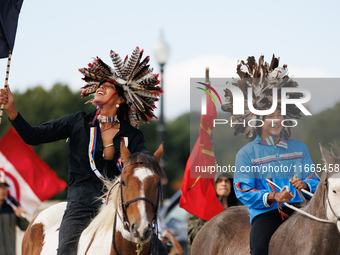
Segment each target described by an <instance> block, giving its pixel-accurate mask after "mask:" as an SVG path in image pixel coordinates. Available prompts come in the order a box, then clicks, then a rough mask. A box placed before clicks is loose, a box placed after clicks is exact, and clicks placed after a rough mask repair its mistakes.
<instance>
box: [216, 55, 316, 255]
mask: <svg viewBox="0 0 340 255" xmlns="http://www.w3.org/2000/svg"><path fill="white" fill-rule="evenodd" d="M240 64H241V65H246V66H247V67H248V70H255V71H254V72H253V73H248V76H246V75H245V73H244V72H242V71H241V68H238V69H237V70H238V73H239V75H240V77H241V82H242V80H244V79H245V78H244V77H247V79H252V81H254V80H255V79H256V78H258V77H257V76H256V73H257V74H259V73H260V72H258V70H266V71H267V74H268V77H273V76H275V75H277V76H276V78H275V79H272V80H271V81H272V83H271V84H270V83H269V82H268V83H266V82H263V88H262V91H261V92H260V93H258V94H257V96H254V98H253V102H254V107H255V108H256V107H257V108H256V109H262V110H267V109H270V108H271V107H272V101H271V100H272V97H269V96H268V95H269V94H270V93H268V91H269V90H270V91H271V88H270V89H269V87H266V85H273V84H274V86H276V87H278V88H281V84H282V82H283V80H285V79H286V80H285V82H287V80H288V81H291V80H289V77H288V76H287V70H286V69H287V67H286V66H284V67H283V68H280V67H278V59H276V58H275V57H274V56H273V60H272V63H271V64H270V65H268V64H267V63H264V62H263V57H262V61H259V64H258V65H257V63H256V62H255V59H254V57H250V58H248V62H247V63H245V62H242V63H240ZM243 70H244V69H243ZM265 73H266V72H265ZM249 77H250V78H249ZM268 80H269V79H268ZM241 82H240V83H238V84H236V85H242V83H241ZM252 84H256V83H255V82H253V83H252ZM257 84H258V83H257ZM291 84H294V85H295V86H297V84H296V83H293V81H292V82H291ZM295 86H294V87H295ZM239 87H241V86H239ZM266 89H268V90H266ZM254 91H256V88H254ZM257 91H259V90H257ZM226 93H228V92H226ZM261 93H262V94H261ZM294 96H295V98H298V97H296V95H294ZM264 99H265V100H264ZM227 101H228V98H227ZM228 107H229V106H228ZM222 109H223V108H222ZM296 113H299V111H298V110H297V109H296V108H293V107H290V108H287V114H286V116H283V115H282V113H281V107H280V104H278V107H277V108H276V110H275V111H274V112H272V113H271V114H268V115H264V116H259V115H257V116H256V115H254V114H248V119H247V115H245V117H244V119H245V122H246V123H248V124H250V123H251V122H249V120H250V119H252V124H250V125H248V126H247V127H245V128H243V129H242V126H241V127H240V126H236V127H235V129H236V131H235V133H237V131H239V132H240V133H244V134H246V137H247V138H248V139H249V140H251V141H250V142H249V143H248V144H247V145H245V146H244V147H243V148H241V149H240V150H239V152H238V153H237V155H236V172H235V175H234V185H235V193H236V196H237V198H238V199H239V200H240V201H241V202H242V203H243V204H244V205H246V206H247V207H248V210H249V213H250V223H251V224H252V229H251V233H250V253H251V254H252V255H258V254H260V255H265V254H268V245H269V241H270V238H271V236H272V235H273V234H274V232H275V231H276V229H277V228H278V227H279V226H280V225H281V224H282V223H283V222H284V221H285V220H286V219H287V217H289V215H291V214H292V213H293V212H294V211H293V210H291V209H290V208H288V207H286V206H285V205H284V203H285V202H286V203H289V204H300V203H302V202H303V200H304V198H303V196H304V195H303V193H301V189H305V190H307V191H310V192H312V193H313V192H315V189H316V187H317V185H318V183H319V178H318V176H317V175H316V174H315V173H314V172H312V171H311V169H313V168H312V165H313V162H312V160H311V157H310V155H309V152H308V149H307V147H306V145H304V144H303V143H302V142H300V141H297V140H294V139H290V138H289V135H290V132H289V130H288V129H287V126H288V125H285V123H286V124H287V121H284V120H286V119H290V120H291V119H293V115H294V116H295V117H296V118H297V116H300V115H299V114H296ZM231 118H235V116H231ZM254 123H256V125H254ZM289 123H291V122H289ZM240 129H241V131H240ZM281 203H282V204H281ZM279 204H280V205H279ZM278 209H279V210H278Z"/></svg>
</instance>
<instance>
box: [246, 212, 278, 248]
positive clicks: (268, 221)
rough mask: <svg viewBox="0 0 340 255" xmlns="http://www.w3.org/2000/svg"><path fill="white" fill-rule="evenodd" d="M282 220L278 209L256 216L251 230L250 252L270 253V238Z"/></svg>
mask: <svg viewBox="0 0 340 255" xmlns="http://www.w3.org/2000/svg"><path fill="white" fill-rule="evenodd" d="M282 222H283V220H282V218H281V214H280V213H279V212H278V210H277V209H276V210H273V211H269V212H266V213H263V214H260V215H258V216H256V217H255V218H254V219H253V222H252V228H251V231H250V254H252V255H266V254H268V246H269V241H270V238H271V236H272V235H273V234H274V232H275V231H276V229H277V228H278V227H279V226H280V225H281V224H282Z"/></svg>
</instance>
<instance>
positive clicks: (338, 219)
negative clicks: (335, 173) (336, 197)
mask: <svg viewBox="0 0 340 255" xmlns="http://www.w3.org/2000/svg"><path fill="white" fill-rule="evenodd" d="M327 175H328V172H326V178H325V182H324V185H325V187H326V188H325V193H326V198H327V202H328V205H329V208H330V209H331V212H332V213H333V215H334V216H335V218H336V221H340V216H338V215H337V214H336V213H335V211H334V209H333V207H332V204H331V201H330V200H329V196H328V188H329V187H328V178H327ZM324 196H325V194H324Z"/></svg>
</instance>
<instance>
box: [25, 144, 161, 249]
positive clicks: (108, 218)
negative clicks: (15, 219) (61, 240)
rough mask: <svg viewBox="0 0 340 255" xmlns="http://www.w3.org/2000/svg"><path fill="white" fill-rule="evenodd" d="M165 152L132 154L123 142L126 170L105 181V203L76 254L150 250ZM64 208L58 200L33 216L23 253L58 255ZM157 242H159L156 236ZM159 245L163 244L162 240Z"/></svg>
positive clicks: (159, 196) (86, 232)
mask: <svg viewBox="0 0 340 255" xmlns="http://www.w3.org/2000/svg"><path fill="white" fill-rule="evenodd" d="M162 155H163V145H162V144H161V145H160V146H159V148H158V150H157V151H156V152H155V154H154V155H153V156H152V155H151V154H149V153H147V152H140V153H135V154H132V155H130V153H129V151H128V149H127V148H126V147H125V145H124V143H122V146H121V157H122V162H123V164H124V168H123V171H122V174H121V175H120V176H119V177H117V178H116V179H115V180H113V181H105V185H106V188H107V189H108V192H107V193H106V195H105V198H106V204H103V205H102V206H101V207H100V209H99V212H98V214H97V216H96V217H95V218H94V219H93V220H92V221H91V223H90V224H89V226H88V227H87V228H86V229H85V230H84V231H83V233H82V235H81V237H80V240H79V244H78V254H82V255H84V254H87V255H91V254H92V255H97V254H110V255H111V254H112V255H117V254H138V255H139V254H140V255H145V254H149V252H150V247H151V239H154V238H151V237H152V236H155V235H153V233H154V230H155V227H156V220H157V215H158V210H159V207H160V203H161V199H162V192H161V178H163V177H164V172H163V170H162V169H161V167H160V165H159V162H160V160H161V157H162ZM65 208H66V203H60V204H57V205H55V206H52V207H50V208H48V209H46V210H44V211H43V212H41V213H40V214H39V215H37V216H36V217H35V219H34V220H32V222H31V224H30V226H29V227H28V228H27V230H26V233H25V236H24V239H23V242H22V254H23V255H28V254H29V255H38V254H41V255H42V254H46V255H53V254H56V251H57V246H58V234H59V233H58V232H59V231H58V230H59V225H60V222H61V219H62V215H63V212H64V210H65ZM155 238H156V237H155ZM154 241H155V243H157V239H155V240H154ZM155 247H156V248H157V247H158V248H159V246H158V244H156V245H155Z"/></svg>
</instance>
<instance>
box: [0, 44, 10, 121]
mask: <svg viewBox="0 0 340 255" xmlns="http://www.w3.org/2000/svg"><path fill="white" fill-rule="evenodd" d="M11 58H12V51H11V50H10V51H9V53H8V60H7V69H6V79H5V86H4V88H5V89H6V88H7V86H8V76H9V68H10V65H11ZM3 113H4V104H2V105H1V109H0V125H1V121H2V114H3Z"/></svg>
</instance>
